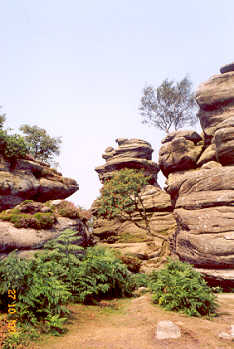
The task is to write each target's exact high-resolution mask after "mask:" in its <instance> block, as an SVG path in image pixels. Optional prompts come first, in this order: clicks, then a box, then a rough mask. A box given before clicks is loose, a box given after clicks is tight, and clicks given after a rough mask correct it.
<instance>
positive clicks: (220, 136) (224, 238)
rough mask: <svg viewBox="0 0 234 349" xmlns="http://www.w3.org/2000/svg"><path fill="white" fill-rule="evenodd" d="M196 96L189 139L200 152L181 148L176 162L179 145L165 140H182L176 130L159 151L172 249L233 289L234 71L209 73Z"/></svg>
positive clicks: (210, 277)
mask: <svg viewBox="0 0 234 349" xmlns="http://www.w3.org/2000/svg"><path fill="white" fill-rule="evenodd" d="M196 96H197V102H198V104H199V106H200V110H199V112H198V115H199V117H200V121H201V126H202V128H203V135H202V138H203V140H202V141H201V142H199V141H198V143H196V144H195V143H194V145H193V149H194V148H195V149H198V148H196V147H200V148H199V151H200V153H199V151H197V152H196V155H194V156H193V157H192V156H189V150H188V149H184V150H183V151H182V155H181V157H182V156H183V157H184V159H189V160H187V162H186V161H185V164H183V161H181V162H180V159H179V157H178V153H179V151H180V147H179V150H178V149H177V148H176V146H174V148H173V146H172V145H171V144H170V143H171V142H173V140H174V139H176V138H181V134H180V131H178V132H177V133H176V134H175V133H173V134H172V135H169V136H167V141H166V142H165V140H164V141H163V142H162V143H163V145H162V148H161V150H160V154H161V159H160V162H159V163H160V168H162V170H163V171H164V173H165V175H166V176H167V177H168V178H167V182H166V184H167V186H166V188H165V189H166V191H167V193H168V194H169V195H170V197H171V201H172V205H173V215H174V217H175V218H176V222H177V229H176V232H175V234H174V235H173V238H172V239H171V249H172V251H173V253H175V254H176V255H177V256H179V258H180V259H181V260H183V261H186V262H189V263H191V264H193V265H194V266H195V267H197V268H198V270H201V272H202V273H203V274H204V275H205V277H206V279H207V280H208V281H209V282H210V283H212V284H213V285H217V284H218V285H221V286H224V287H227V285H229V286H230V285H232V287H233V285H234V277H233V275H234V72H232V71H230V70H228V71H227V72H223V74H222V75H215V76H213V77H211V78H210V79H209V80H208V81H207V82H206V83H203V84H201V85H200V87H199V89H198V91H197V94H196ZM184 132H185V131H184ZM167 143H168V146H167V147H168V148H169V151H168V156H165V159H164V153H165V144H166V145H167ZM202 143H203V144H202ZM198 153H199V154H198ZM193 154H195V151H194V152H193ZM197 154H198V156H197ZM175 159H178V161H176V160H175ZM181 163H182V165H181ZM199 268H200V269H199Z"/></svg>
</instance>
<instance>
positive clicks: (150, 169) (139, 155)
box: [95, 138, 159, 184]
mask: <svg viewBox="0 0 234 349" xmlns="http://www.w3.org/2000/svg"><path fill="white" fill-rule="evenodd" d="M116 142H117V144H118V146H119V147H118V148H117V149H114V148H112V147H108V148H107V149H106V150H105V153H104V154H103V156H102V157H103V158H104V159H105V160H106V163H105V164H104V165H102V166H98V167H96V168H95V171H96V172H97V173H98V176H99V179H100V181H101V182H102V183H103V182H104V181H105V179H107V178H110V177H111V175H112V172H113V171H116V170H121V169H122V168H131V169H143V170H144V171H145V174H146V175H151V176H152V178H153V180H152V184H155V183H156V182H157V173H158V171H159V168H158V166H157V164H156V163H155V162H153V161H152V160H151V159H152V155H151V154H152V152H153V149H152V147H151V145H150V144H149V143H148V142H145V141H143V140H141V139H126V138H117V139H116Z"/></svg>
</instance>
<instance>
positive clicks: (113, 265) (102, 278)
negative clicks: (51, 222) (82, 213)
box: [0, 230, 135, 348]
mask: <svg viewBox="0 0 234 349" xmlns="http://www.w3.org/2000/svg"><path fill="white" fill-rule="evenodd" d="M77 234H78V232H73V231H71V230H66V231H64V232H63V233H62V234H61V235H60V236H59V237H58V238H57V239H55V240H53V241H50V242H48V243H47V244H46V245H45V246H44V247H45V248H46V250H45V251H43V252H40V253H38V254H36V255H35V256H34V258H33V259H29V260H27V259H21V258H19V257H18V256H17V255H16V253H15V252H12V253H10V254H9V255H8V257H7V258H4V259H2V260H0V280H1V283H0V307H1V309H2V310H3V311H5V312H7V309H8V290H9V289H15V290H16V295H17V300H16V306H15V309H16V313H14V314H12V315H8V316H10V318H11V319H12V318H13V319H17V324H18V325H19V326H20V327H22V326H25V325H27V324H28V325H31V326H33V327H35V328H37V329H38V330H40V331H43V332H48V333H52V334H60V333H62V332H63V331H64V330H63V324H64V322H65V321H66V319H67V317H68V315H69V311H68V309H67V308H66V304H67V303H68V302H73V301H78V302H84V303H95V302H97V301H98V300H100V299H101V298H104V297H122V296H128V295H131V293H132V291H133V290H134V288H135V281H134V278H133V277H132V274H131V273H130V272H129V271H128V270H127V267H126V266H125V265H124V264H123V263H121V261H120V260H119V259H118V258H117V257H116V256H115V255H114V254H113V253H112V251H109V250H108V249H103V248H98V247H92V248H88V249H87V250H86V251H85V250H84V249H83V248H82V247H80V246H77V245H76V243H77V242H78V240H79V236H77ZM20 338H21V335H20V337H18V336H13V337H11V338H8V339H7V340H6V345H7V341H8V342H9V343H13V342H17V341H18V340H20ZM9 345H10V344H9ZM6 348H7V346H6Z"/></svg>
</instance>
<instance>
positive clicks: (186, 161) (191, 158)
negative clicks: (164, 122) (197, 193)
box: [159, 131, 204, 177]
mask: <svg viewBox="0 0 234 349" xmlns="http://www.w3.org/2000/svg"><path fill="white" fill-rule="evenodd" d="M162 143H163V145H162V147H161V148H160V151H159V167H160V170H161V171H162V173H163V174H164V176H166V177H167V176H168V174H169V173H172V172H177V171H183V170H189V169H191V168H195V167H196V161H197V159H198V157H199V156H200V154H201V152H202V149H203V145H204V144H203V142H202V138H201V136H200V135H199V134H197V133H196V132H194V131H177V132H176V131H175V132H172V133H170V135H168V136H167V137H165V138H164V139H163V140H162Z"/></svg>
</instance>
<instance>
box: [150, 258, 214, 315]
mask: <svg viewBox="0 0 234 349" xmlns="http://www.w3.org/2000/svg"><path fill="white" fill-rule="evenodd" d="M150 288H151V290H152V293H153V302H154V303H158V304H159V305H161V306H162V307H164V308H165V309H167V310H174V311H179V312H183V313H185V314H188V315H190V316H201V315H208V316H214V315H215V310H216V307H217V303H216V302H215V298H216V297H215V295H214V294H213V292H212V290H211V288H210V287H208V286H207V283H206V281H205V280H204V279H203V277H202V276H201V274H200V273H198V272H197V271H196V270H195V269H194V268H193V267H192V266H191V265H190V264H188V263H183V262H180V261H172V260H171V259H168V264H167V265H166V267H165V268H164V269H161V270H160V271H157V272H156V271H154V272H152V274H151V276H150Z"/></svg>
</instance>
